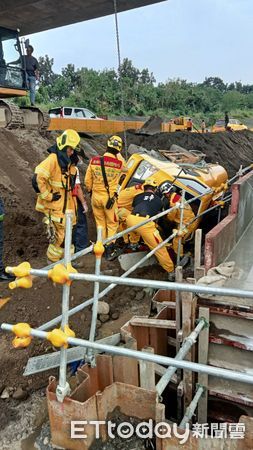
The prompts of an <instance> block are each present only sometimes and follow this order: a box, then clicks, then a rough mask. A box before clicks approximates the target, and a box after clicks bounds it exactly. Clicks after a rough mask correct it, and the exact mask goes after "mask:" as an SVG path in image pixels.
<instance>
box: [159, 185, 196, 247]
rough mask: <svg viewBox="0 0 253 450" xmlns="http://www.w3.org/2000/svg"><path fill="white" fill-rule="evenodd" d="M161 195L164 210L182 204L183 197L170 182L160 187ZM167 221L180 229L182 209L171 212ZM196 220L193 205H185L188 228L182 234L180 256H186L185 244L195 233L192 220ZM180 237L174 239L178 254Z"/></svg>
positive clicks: (184, 218) (185, 222)
mask: <svg viewBox="0 0 253 450" xmlns="http://www.w3.org/2000/svg"><path fill="white" fill-rule="evenodd" d="M159 190H160V193H161V194H162V195H163V207H164V210H166V209H169V208H172V207H174V206H176V205H177V204H178V205H179V204H180V202H181V195H179V194H177V192H175V188H174V187H173V186H172V184H171V183H170V182H169V181H165V182H164V183H162V184H161V185H160V186H159ZM166 218H167V220H169V221H170V222H172V223H174V225H175V228H176V229H179V226H180V208H177V209H174V210H173V211H170V212H169V213H168V214H167V215H166ZM194 219H195V214H194V212H193V210H192V209H191V205H189V204H188V203H184V210H183V221H182V223H183V226H186V228H185V229H184V230H183V232H182V236H181V248H180V256H183V255H184V247H183V244H184V242H185V241H186V239H187V238H188V237H189V236H190V235H191V233H192V232H193V228H194V225H193V224H190V222H191V221H192V220H194ZM179 239H180V237H179V236H176V237H175V238H174V239H173V242H172V246H173V250H174V252H175V253H176V254H177V253H178V241H179Z"/></svg>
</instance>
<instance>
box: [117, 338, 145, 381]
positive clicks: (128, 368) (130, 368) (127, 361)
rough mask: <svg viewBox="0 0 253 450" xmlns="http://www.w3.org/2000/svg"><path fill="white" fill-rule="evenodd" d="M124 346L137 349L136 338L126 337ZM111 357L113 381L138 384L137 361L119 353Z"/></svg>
mask: <svg viewBox="0 0 253 450" xmlns="http://www.w3.org/2000/svg"><path fill="white" fill-rule="evenodd" d="M124 347H125V348H130V349H131V350H137V343H136V340H135V339H133V338H130V339H127V341H126V343H125V345H124ZM112 358H113V378H114V381H115V382H116V381H118V382H120V383H127V384H132V385H133V386H139V371H138V361H137V360H136V359H134V358H128V357H126V356H121V355H114V356H113V357H112Z"/></svg>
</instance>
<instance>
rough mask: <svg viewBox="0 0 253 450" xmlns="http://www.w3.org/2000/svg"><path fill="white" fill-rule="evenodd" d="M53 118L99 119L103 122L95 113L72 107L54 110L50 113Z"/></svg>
mask: <svg viewBox="0 0 253 450" xmlns="http://www.w3.org/2000/svg"><path fill="white" fill-rule="evenodd" d="M48 114H49V116H50V117H51V118H54V117H59V118H65V119H97V120H103V118H102V117H98V116H97V115H96V114H95V113H94V112H92V111H90V110H89V109H87V108H77V107H73V108H72V107H71V106H61V107H60V108H52V109H50V110H49V111H48Z"/></svg>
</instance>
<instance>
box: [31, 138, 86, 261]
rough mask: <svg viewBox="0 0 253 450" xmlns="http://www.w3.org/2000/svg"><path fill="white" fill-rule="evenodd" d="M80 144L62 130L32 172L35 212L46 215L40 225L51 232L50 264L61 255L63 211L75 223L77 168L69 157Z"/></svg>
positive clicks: (63, 224)
mask: <svg viewBox="0 0 253 450" xmlns="http://www.w3.org/2000/svg"><path fill="white" fill-rule="evenodd" d="M79 142H80V137H79V135H78V133H77V132H76V131H75V130H65V131H64V133H62V134H61V136H59V137H57V139H56V144H55V145H54V146H52V147H51V148H50V149H49V150H48V152H49V153H50V154H49V156H48V157H47V158H46V159H45V160H44V161H42V162H41V163H40V164H39V165H38V166H37V167H36V169H35V177H36V179H35V183H36V184H37V192H38V197H37V203H36V210H37V211H39V212H41V213H43V214H44V215H45V219H44V220H43V222H44V223H46V224H47V226H48V231H49V233H50V236H49V241H50V244H49V246H48V249H47V258H48V260H50V261H52V262H56V261H59V260H60V259H62V258H63V255H64V237H65V212H66V210H70V211H72V212H73V225H74V224H75V222H76V200H75V197H73V196H72V189H73V188H74V186H75V179H76V167H75V166H74V165H73V164H72V161H71V156H72V155H73V153H74V150H75V149H76V148H77V146H78V144H79Z"/></svg>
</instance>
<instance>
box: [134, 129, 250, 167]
mask: <svg viewBox="0 0 253 450" xmlns="http://www.w3.org/2000/svg"><path fill="white" fill-rule="evenodd" d="M127 142H128V145H129V144H136V145H140V146H142V147H145V148H146V149H147V150H152V149H153V150H169V149H170V147H171V145H172V144H177V145H180V146H181V147H183V148H185V149H187V150H200V151H202V152H203V153H205V154H206V156H207V157H206V160H207V161H208V162H213V163H216V162H218V163H219V164H221V165H222V166H224V167H225V168H226V170H227V171H228V174H229V176H233V175H234V174H235V173H236V172H237V171H238V169H239V167H240V165H242V166H243V167H245V166H248V165H249V164H251V163H252V160H253V133H252V132H251V131H248V130H246V131H237V132H234V133H232V132H231V133H229V132H224V133H206V134H201V133H187V132H175V133H158V134H155V135H153V136H145V135H139V134H135V133H134V132H128V133H127Z"/></svg>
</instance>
